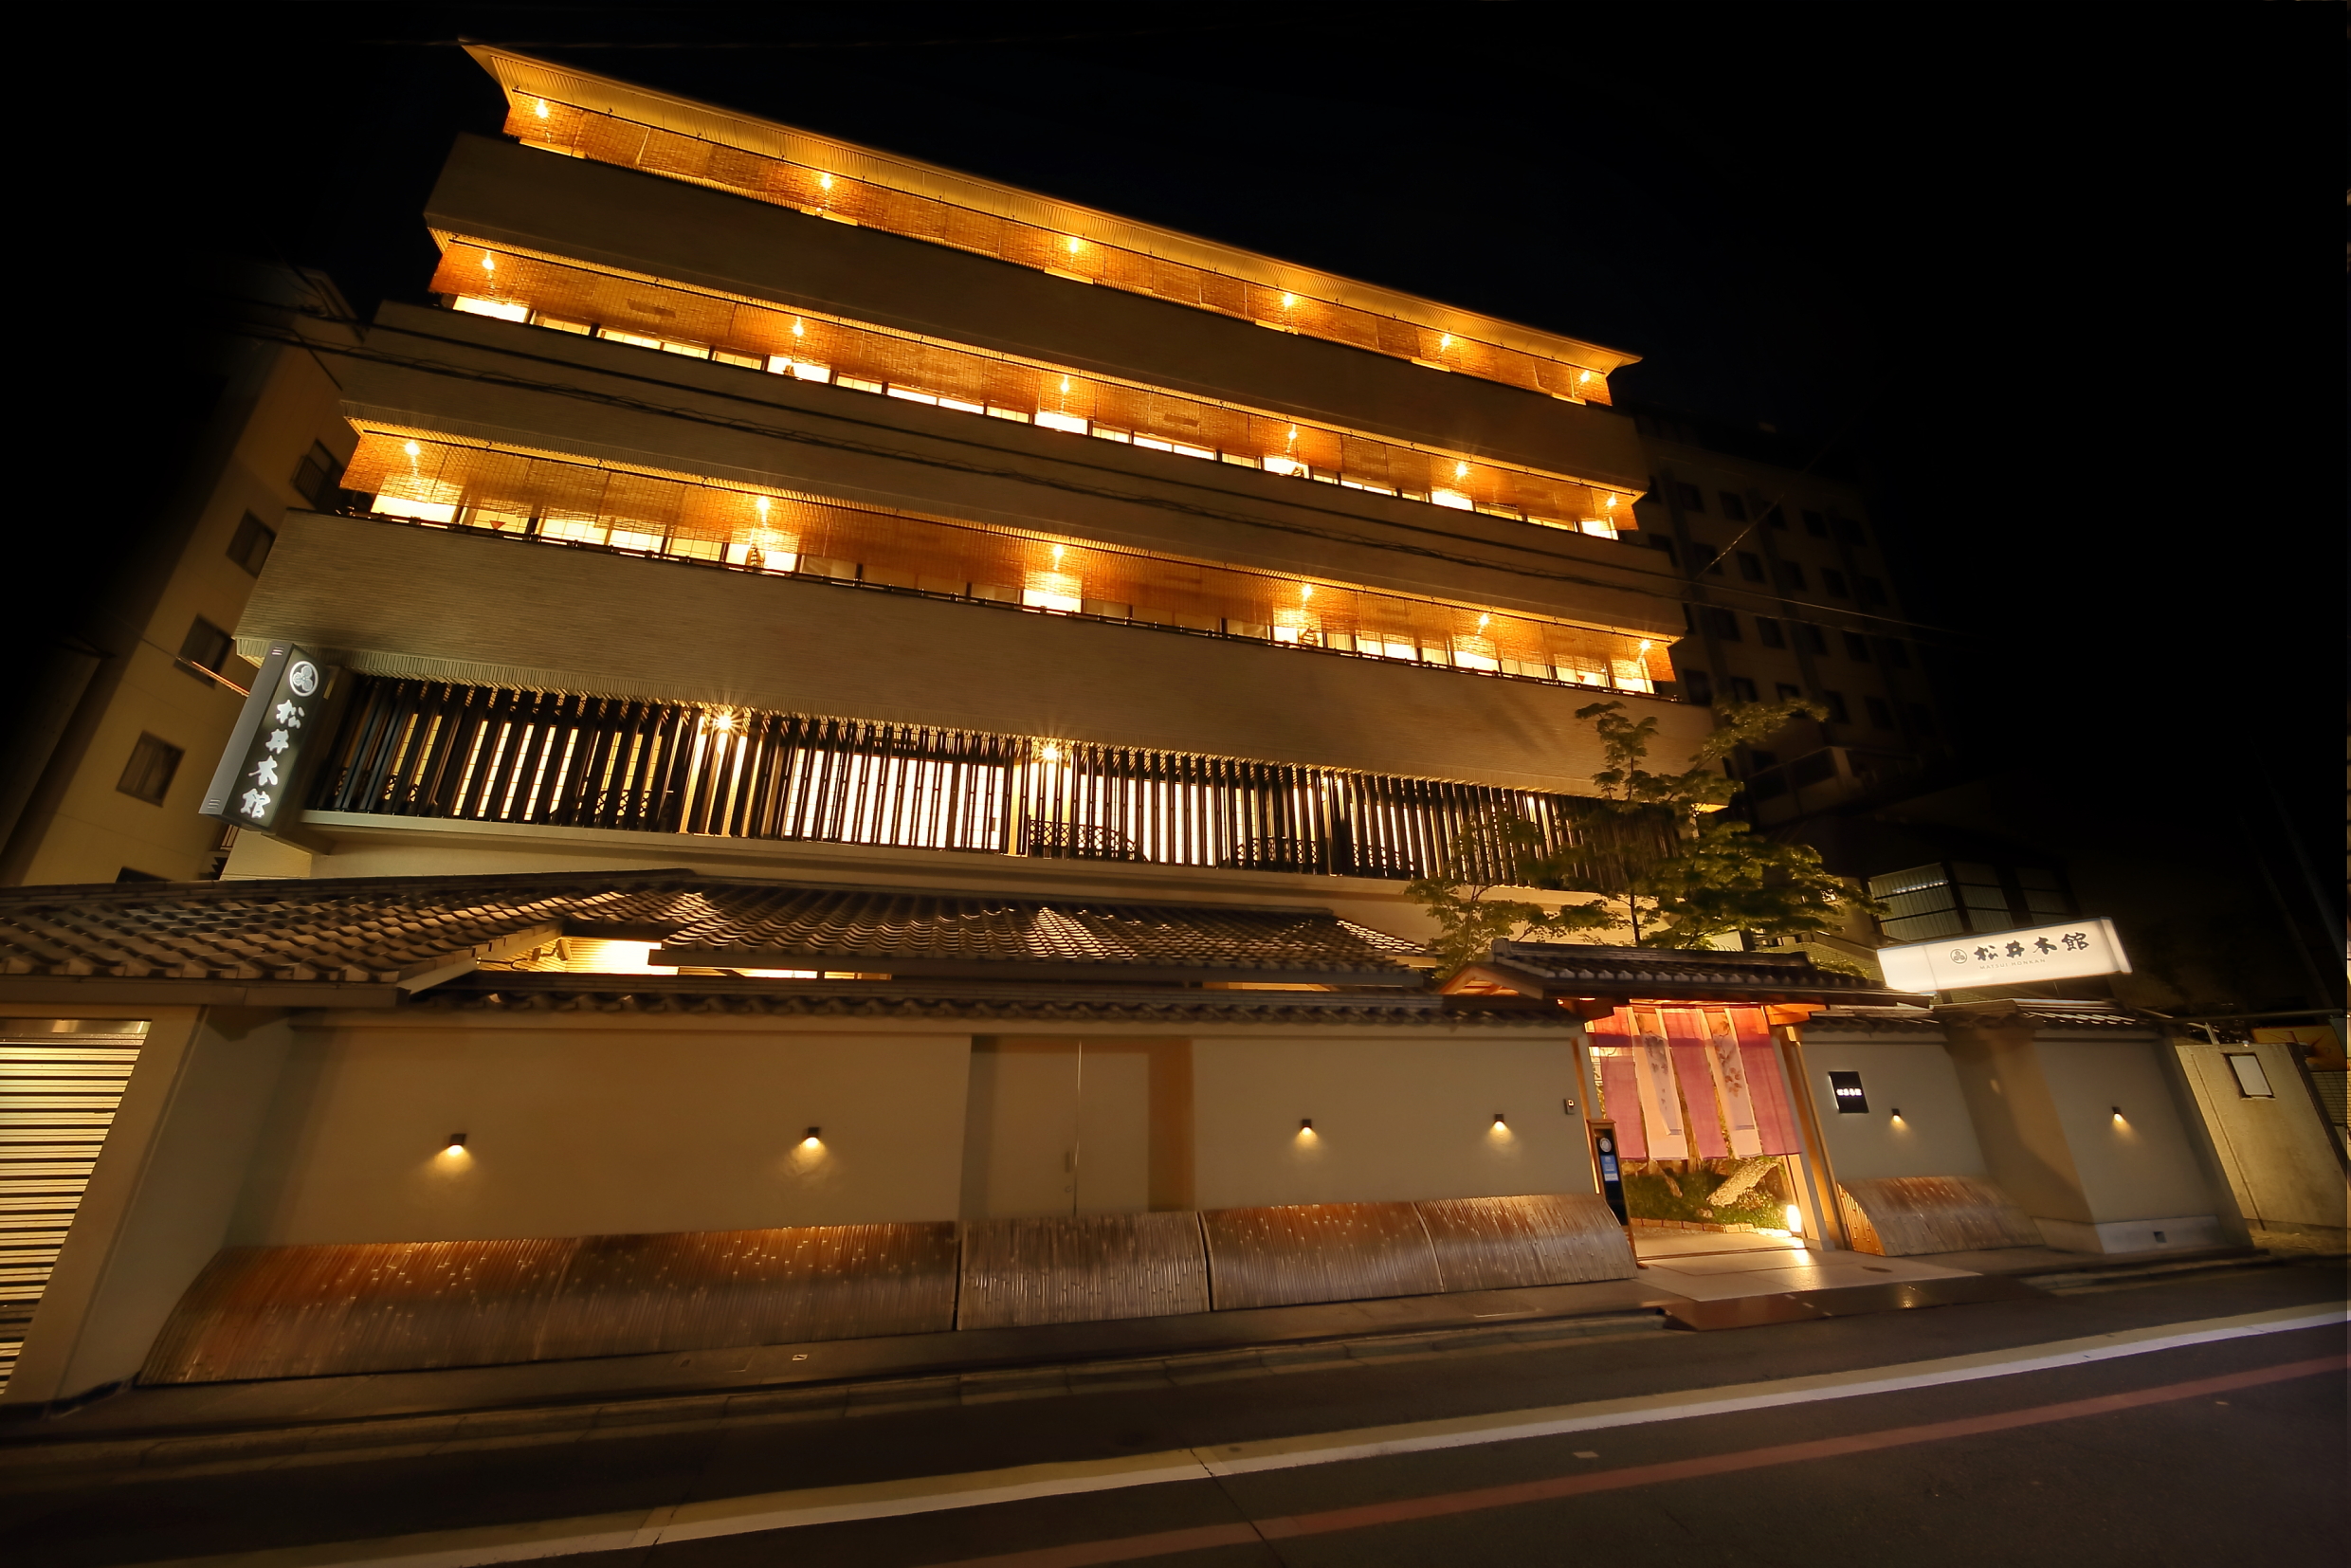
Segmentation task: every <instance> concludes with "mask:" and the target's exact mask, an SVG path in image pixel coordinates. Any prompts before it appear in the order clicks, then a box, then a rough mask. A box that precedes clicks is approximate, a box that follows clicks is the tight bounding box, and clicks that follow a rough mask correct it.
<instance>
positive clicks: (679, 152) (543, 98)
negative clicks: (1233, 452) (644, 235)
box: [471, 46, 1634, 403]
mask: <svg viewBox="0 0 2351 1568" xmlns="http://www.w3.org/2000/svg"><path fill="white" fill-rule="evenodd" d="M471 53H472V54H473V55H474V57H475V59H476V60H478V61H480V62H481V63H482V64H483V65H484V66H485V67H487V68H488V69H489V70H490V71H491V72H492V73H493V74H495V75H496V76H497V77H498V79H499V82H500V83H501V86H502V87H503V88H504V89H505V92H506V97H507V104H508V117H507V120H506V131H507V134H508V135H509V136H512V137H515V138H516V139H517V140H518V141H519V142H521V143H522V144H523V145H525V146H529V147H537V148H541V149H544V150H547V151H550V152H556V153H561V154H565V155H570V156H574V157H580V158H588V159H592V160H594V161H597V162H601V163H608V164H612V165H616V166H618V167H621V168H626V169H633V170H638V171H641V172H643V173H650V174H656V175H659V176H661V177H663V178H665V179H673V180H680V181H684V182H688V183H692V184H696V185H702V186H707V187H710V188H712V189H716V190H720V191H728V192H730V193H732V194H735V195H738V196H746V197H749V198H751V199H753V200H756V201H762V202H768V203H772V204H774V205H776V206H779V207H787V208H792V209H794V210H799V211H802V212H806V213H810V214H811V215H813V216H817V217H822V218H827V219H830V220H832V221H834V222H838V223H846V224H854V225H858V226H861V227H866V228H879V229H883V230H884V231H886V232H889V233H893V234H900V235H903V236H906V237H908V238H912V239H917V240H921V241H924V242H927V243H929V244H934V245H940V246H952V247H954V248H956V249H958V250H964V251H969V252H974V253H976V254H979V255H984V256H990V257H993V258H995V259H997V260H999V261H1005V262H1011V263H1012V264H1016V265H1020V266H1026V267H1030V268H1034V269H1035V270H1037V271H1040V272H1046V273H1050V274H1052V275H1054V276H1056V277H1060V278H1066V279H1069V280H1072V281H1073V282H1076V283H1093V284H1098V285H1102V286H1105V287H1110V288H1118V289H1123V290H1128V291H1131V292H1134V293H1139V294H1145V295H1149V296H1151V297H1152V298H1154V299H1159V300H1165V301H1172V302H1175V303H1177V304H1182V305H1186V306H1189V307H1191V308H1194V309H1197V310H1207V311H1213V312H1216V313H1218V314H1220V315H1224V316H1229V317H1233V318H1237V319H1243V320H1248V321H1252V322H1255V323H1257V324H1259V325H1261V326H1267V327H1271V328H1274V329H1276V330H1279V331H1284V332H1293V333H1298V334H1301V335H1303V336H1306V337H1319V338H1323V339H1327V340H1329V341H1332V342H1339V343H1345V344H1348V345H1350V346H1353V347H1356V348H1360V349H1365V350H1369V351H1371V352H1373V353H1376V354H1383V355H1388V356H1394V357H1395V358H1398V359H1404V360H1408V361H1411V362H1412V363H1415V364H1420V365H1426V366H1429V367H1431V368H1432V369H1435V370H1439V371H1451V372H1456V373H1460V374H1467V375H1472V376H1477V377H1480V378H1482V379H1485V380H1490V381H1496V382H1501V383H1503V384H1504V385H1508V386H1514V387H1520V388H1523V389H1525V390H1527V391H1530V392H1542V393H1545V394H1548V395H1550V396H1554V397H1558V398H1563V399H1566V400H1568V401H1571V402H1593V403H1605V402H1607V401H1608V400H1609V392H1608V377H1609V374H1611V373H1612V372H1613V371H1614V370H1616V369H1618V368H1620V367H1622V366H1624V365H1627V364H1630V363H1631V362H1632V361H1633V357H1634V356H1631V355H1626V354H1622V353H1619V352H1616V351H1613V350H1610V349H1604V348H1601V347H1598V346H1597V345H1595V344H1590V343H1585V342H1581V341H1579V340H1577V339H1574V338H1569V337H1559V336H1557V335H1555V334H1550V333H1543V332H1540V331H1537V330H1535V329H1532V328H1528V327H1522V326H1519V325H1517V324H1515V323H1512V322H1508V321H1504V320H1500V319H1496V318H1492V317H1487V316H1483V315H1480V314H1478V313H1476V312H1472V311H1466V310H1459V309H1455V308H1451V307H1448V306H1444V305H1439V304H1436V303H1434V302H1432V301H1426V300H1420V299H1417V298H1415V297H1413V296H1411V295H1407V294H1402V293H1399V292H1396V291H1394V290H1389V289H1382V288H1378V287H1376V286H1373V285H1369V284H1365V283H1358V282H1355V281H1353V280H1350V279H1345V278H1340V277H1338V276H1336V275H1334V274H1330V273H1325V272H1321V271H1319V270H1316V269H1314V268H1310V267H1303V266H1298V265H1295V264H1289V263H1285V262H1279V261H1275V260H1273V259H1271V258H1268V257H1264V256H1259V255H1256V254H1253V253H1251V252H1249V251H1246V250H1241V249H1239V248H1237V247H1234V246H1223V245H1218V244H1216V243H1214V242H1212V241H1207V240H1201V239H1198V238H1195V237H1194V236H1192V235H1187V234H1181V233H1177V232H1175V231H1174V230H1170V229H1163V228H1154V227H1152V226H1150V225H1147V224H1140V223H1136V222H1133V221H1131V220H1127V219H1122V218H1119V217H1116V216H1114V215H1111V214H1108V213H1103V212H1099V211H1095V210H1091V209H1088V208H1084V207H1080V206H1077V205H1075V204H1073V203H1067V202H1060V201H1055V200H1052V199H1051V198H1048V197H1043V196H1039V195H1036V194H1033V193H1031V192H1029V191H1020V190H1017V189H1015V188H1012V187H1010V186H1004V185H999V184H996V183H994V182H993V181H988V180H982V179H976V178H974V177H972V176H970V175H965V174H958V173H954V172H953V171H949V170H944V169H939V168H936V167H934V166H931V165H927V164H920V163H917V162H914V161H913V160H911V159H905V158H898V157H894V156H891V155H885V154H882V153H877V152H875V151H873V150H871V149H867V148H863V147H858V146H855V145H852V144H850V143H847V142H841V141H836V140H833V139H832V138H830V137H821V136H816V135H813V134H811V133H809V132H806V131H800V130H796V129H793V128H791V127H788V126H783V125H777V124H775V123H773V122H770V121H765V120H759V119H753V118H751V117H749V116H744V115H738V114H734V113H731V112H729V111H726V110H722V109H717V108H713V107H710V106H708V105H704V104H700V103H694V102H690V101H687V100H681V99H675V98H670V97H668V96H666V95H665V94H660V93H655V92H650V91H647V90H646V89H643V88H639V87H634V86H630V85H629V84H628V83H625V82H614V81H611V80H609V79H607V78H602V77H596V76H592V75H590V74H588V73H585V72H580V71H576V70H572V69H569V68H566V67H561V66H556V65H551V64H545V63H543V62H540V61H536V60H531V59H529V58H527V57H524V56H521V55H517V54H512V53H509V52H507V51H505V50H501V49H496V48H490V47H483V46H477V47H474V48H473V49H472V50H471ZM1595 238H1596V236H1595Z"/></svg>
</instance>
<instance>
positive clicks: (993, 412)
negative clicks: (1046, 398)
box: [988, 403, 1037, 425]
mask: <svg viewBox="0 0 2351 1568" xmlns="http://www.w3.org/2000/svg"><path fill="white" fill-rule="evenodd" d="M988 417H989V418H991V419H1010V420H1014V421H1017V422H1018V423H1020V424H1023V425H1026V424H1028V423H1029V422H1030V420H1031V419H1034V418H1036V417H1037V416H1036V415H1034V414H1030V413H1026V412H1024V411H1022V410H1019V409H1000V408H998V407H996V405H994V404H993V403H991V404H989V405H988Z"/></svg>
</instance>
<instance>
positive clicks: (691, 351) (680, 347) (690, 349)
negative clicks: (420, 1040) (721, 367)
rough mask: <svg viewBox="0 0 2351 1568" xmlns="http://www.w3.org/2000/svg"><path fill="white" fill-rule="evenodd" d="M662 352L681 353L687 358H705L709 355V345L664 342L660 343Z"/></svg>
mask: <svg viewBox="0 0 2351 1568" xmlns="http://www.w3.org/2000/svg"><path fill="white" fill-rule="evenodd" d="M662 352H663V353H664V354H683V355H684V356H686V357H687V358H688V359H707V358H709V357H710V345H709V344H707V343H666V342H665V343H664V344H662Z"/></svg>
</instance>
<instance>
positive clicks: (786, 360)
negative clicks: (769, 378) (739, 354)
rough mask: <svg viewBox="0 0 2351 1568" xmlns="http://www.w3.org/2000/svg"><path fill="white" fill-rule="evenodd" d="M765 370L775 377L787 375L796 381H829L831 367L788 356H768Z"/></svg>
mask: <svg viewBox="0 0 2351 1568" xmlns="http://www.w3.org/2000/svg"><path fill="white" fill-rule="evenodd" d="M767 368H768V369H769V370H770V371H772V372H774V373H775V374H777V375H789V376H791V377H793V379H794V380H797V381H829V380H831V379H832V367H831V366H830V365H820V364H818V363H817V362H816V361H815V360H813V359H794V358H793V356H791V355H789V354H773V355H770V356H768V361H767Z"/></svg>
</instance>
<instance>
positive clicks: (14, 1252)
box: [0, 1018, 147, 1388]
mask: <svg viewBox="0 0 2351 1568" xmlns="http://www.w3.org/2000/svg"><path fill="white" fill-rule="evenodd" d="M146 1029H147V1026H146V1025H145V1024H144V1023H134V1022H126V1021H120V1020H115V1019H107V1020H105V1021H102V1022H98V1021H80V1020H74V1019H45V1018H7V1019H0V1388H4V1387H6V1386H7V1381H8V1378H9V1377H10V1376H11V1375H12V1374H13V1373H14V1372H15V1370H16V1358H17V1355H18V1353H19V1352H20V1351H21V1350H22V1349H23V1348H24V1343H25V1333H26V1330H27V1328H28V1327H30V1325H31V1323H32V1315H33V1309H34V1308H35V1307H37V1306H39V1305H40V1304H41V1295H42V1292H43V1291H44V1290H45V1289H46V1288H47V1286H48V1283H49V1274H50V1271H51V1270H52V1269H54V1268H55V1267H57V1255H58V1253H59V1251H60V1250H61V1249H64V1245H65V1232H66V1231H69V1230H70V1229H72V1227H73V1220H74V1212H75V1211H76V1210H78V1209H79V1208H80V1207H81V1204H82V1193H83V1191H84V1190H85V1189H87V1188H88V1186H89V1184H90V1173H91V1171H92V1170H93V1169H94V1168H95V1167H96V1166H97V1164H98V1155H99V1150H100V1148H101V1147H103V1146H104V1144H105V1142H106V1134H107V1133H108V1131H109V1130H111V1129H112V1128H113V1126H114V1121H115V1110H116V1107H118V1105H120V1104H121V1103H122V1091H123V1087H124V1085H127V1084H129V1082H130V1080H131V1069H132V1068H133V1067H136V1066H137V1064H138V1052H139V1047H140V1046H141V1045H142V1044H144V1043H145V1039H146Z"/></svg>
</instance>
